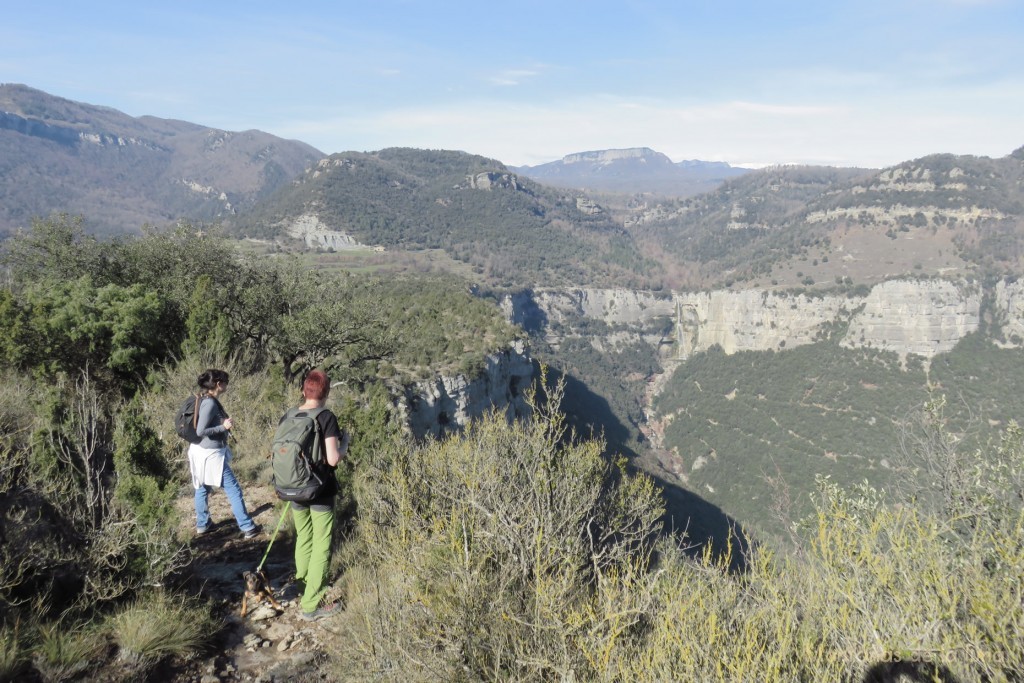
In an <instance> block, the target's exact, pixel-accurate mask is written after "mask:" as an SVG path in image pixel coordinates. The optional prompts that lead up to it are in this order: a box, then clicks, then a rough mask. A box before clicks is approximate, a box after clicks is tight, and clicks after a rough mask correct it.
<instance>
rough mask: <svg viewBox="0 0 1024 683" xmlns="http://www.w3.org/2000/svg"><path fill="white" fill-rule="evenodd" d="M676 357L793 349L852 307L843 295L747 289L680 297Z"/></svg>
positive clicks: (821, 331)
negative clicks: (714, 351) (717, 350)
mask: <svg viewBox="0 0 1024 683" xmlns="http://www.w3.org/2000/svg"><path fill="white" fill-rule="evenodd" d="M675 301H676V304H677V306H678V317H677V319H676V342H677V346H678V348H677V356H678V357H679V358H689V357H690V356H691V355H693V354H694V353H697V352H698V351H706V350H708V349H709V348H711V347H712V346H715V345H718V346H721V347H722V349H724V350H725V352H726V353H736V352H737V351H763V350H773V351H774V350H779V349H783V348H792V347H794V346H800V345H802V344H810V343H812V342H814V341H816V340H818V339H820V338H821V336H822V334H824V329H823V325H824V324H825V323H826V322H828V321H831V320H834V319H836V318H837V317H838V316H839V315H840V312H841V311H844V310H845V309H846V307H848V306H849V302H848V301H847V300H846V299H845V298H842V297H837V296H831V297H808V296H805V295H792V294H790V295H787V294H775V293H773V292H768V291H764V290H757V289H748V290H743V291H739V292H730V291H717V292H701V293H688V294H678V295H676V297H675Z"/></svg>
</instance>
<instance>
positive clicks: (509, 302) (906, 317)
mask: <svg viewBox="0 0 1024 683" xmlns="http://www.w3.org/2000/svg"><path fill="white" fill-rule="evenodd" d="M993 298H994V302H995V303H994V306H995V308H996V313H997V315H1001V316H1002V317H1003V318H1004V319H1005V320H1006V326H1005V328H1006V334H1005V336H1006V337H1007V338H1008V339H1010V338H1011V336H1012V335H1016V337H1015V338H1017V339H1021V340H1024V284H1017V283H1014V284H1003V285H1000V287H999V288H998V289H997V291H996V293H995V296H994V297H993ZM981 299H982V293H981V291H980V289H979V288H978V287H976V286H969V285H966V284H964V283H953V282H948V281H944V280H893V281H889V282H884V283H882V284H879V285H876V286H875V287H874V288H873V289H872V290H871V291H870V292H869V293H868V294H867V295H864V296H856V297H852V296H851V297H848V296H842V295H826V296H810V295H807V294H790V293H784V292H780V293H776V292H772V291H768V290H756V289H751V290H742V291H714V292H697V293H676V294H673V295H671V296H664V295H658V294H654V293H650V292H635V291H630V290H620V289H579V290H565V291H534V292H522V293H519V294H517V295H515V296H511V297H508V298H507V299H506V300H505V302H504V304H503V306H504V308H505V311H506V315H507V316H508V317H509V319H510V320H512V321H513V322H517V323H519V324H522V325H523V326H524V327H526V328H527V329H528V330H530V331H532V332H543V333H545V334H546V335H547V339H548V341H549V342H550V343H552V344H554V345H556V346H557V344H558V342H559V341H560V338H561V337H562V336H564V335H566V334H576V332H573V331H572V330H571V329H568V328H571V327H572V326H573V324H574V321H576V322H578V321H580V320H581V319H594V320H601V321H603V322H604V323H606V324H608V325H609V326H610V327H611V329H610V332H609V333H607V334H604V335H603V337H602V336H601V335H596V336H595V339H593V340H592V343H593V344H595V346H596V347H598V348H600V347H601V346H602V345H605V344H607V343H608V342H609V340H613V338H614V337H615V336H618V337H621V336H622V335H623V334H629V333H630V332H632V334H633V335H634V336H637V337H639V338H642V339H644V340H645V341H647V342H649V343H652V344H653V343H659V344H663V342H664V340H659V335H658V334H657V331H656V330H657V326H651V325H650V323H652V322H654V321H656V320H657V319H658V318H664V317H665V316H669V317H671V319H672V320H673V321H674V328H675V340H674V341H675V344H674V347H673V350H672V354H671V355H672V356H674V357H675V358H676V359H685V358H688V357H689V356H691V355H693V354H694V353H698V352H700V351H706V350H707V349H709V348H711V347H712V346H716V345H717V346H720V347H722V349H723V350H724V351H725V352H726V353H736V352H738V351H766V350H774V351H777V350H781V349H786V348H793V347H796V346H801V345H804V344H811V343H814V342H816V341H820V340H822V339H825V338H832V339H835V340H837V341H839V343H841V344H842V345H844V346H847V347H850V348H860V347H870V348H876V349H882V350H886V351H893V352H896V353H898V354H900V355H903V356H906V355H908V354H916V355H919V356H923V357H925V358H926V359H930V358H932V357H933V356H935V355H936V354H938V353H943V352H946V351H949V350H951V349H952V348H953V347H954V346H955V345H956V343H957V342H958V341H959V340H960V339H962V338H963V337H964V336H965V335H967V334H969V333H971V332H974V331H975V330H977V329H978V325H979V318H980V311H981ZM553 323H554V324H553Z"/></svg>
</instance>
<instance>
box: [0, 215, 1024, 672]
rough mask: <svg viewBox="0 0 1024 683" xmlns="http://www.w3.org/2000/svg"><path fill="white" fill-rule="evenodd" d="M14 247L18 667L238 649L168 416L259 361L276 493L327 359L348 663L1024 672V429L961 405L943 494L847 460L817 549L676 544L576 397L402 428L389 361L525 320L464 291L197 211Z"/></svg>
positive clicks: (13, 641) (827, 505)
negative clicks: (253, 251) (579, 417)
mask: <svg viewBox="0 0 1024 683" xmlns="http://www.w3.org/2000/svg"><path fill="white" fill-rule="evenodd" d="M8 246H9V248H8V249H7V251H6V252H5V260H6V264H7V266H8V268H9V273H10V279H9V280H8V282H7V285H6V287H5V288H4V289H3V290H2V291H0V322H2V325H0V330H2V336H0V356H2V364H3V369H2V373H3V375H2V382H0V386H2V389H0V451H2V452H0V514H2V517H0V540H2V543H0V615H2V616H0V679H2V680H44V681H51V680H52V681H57V680H95V679H97V678H99V679H102V680H145V679H147V678H148V679H161V678H162V679H166V678H169V677H171V676H173V673H174V672H175V671H176V670H178V669H177V668H176V667H180V666H181V665H182V662H184V661H186V660H187V659H188V658H190V657H195V656H199V655H202V654H203V653H208V652H209V651H210V648H212V647H214V646H215V644H216V642H217V641H216V634H217V630H218V628H219V615H218V613H217V612H216V609H215V606H213V605H210V604H206V603H204V602H203V601H202V600H201V598H200V597H199V596H200V595H201V593H199V592H198V591H196V590H195V588H194V587H193V585H192V584H191V583H190V582H189V581H188V575H189V568H190V566H191V564H192V562H193V561H194V558H193V557H192V550H191V547H190V543H189V539H188V538H187V537H182V533H183V530H182V528H181V525H179V524H178V523H177V521H176V519H175V515H174V514H173V512H172V506H173V503H174V501H175V499H177V498H178V497H179V496H181V495H189V494H188V486H187V483H186V481H187V476H186V471H185V464H184V461H183V458H182V457H181V447H180V444H179V442H177V441H176V438H177V437H174V436H173V435H172V434H171V433H170V418H171V415H172V414H173V411H174V408H175V407H176V406H177V404H178V402H179V401H180V399H181V397H182V396H183V395H184V394H185V393H187V392H188V391H190V390H191V389H192V383H193V382H194V378H195V376H196V375H197V374H198V373H199V371H200V370H202V369H203V368H205V367H207V366H210V365H215V366H221V367H224V368H225V369H227V370H228V371H229V372H230V373H231V376H232V382H231V384H232V393H233V397H232V398H233V400H232V411H231V412H232V416H233V417H235V418H236V420H237V424H238V427H239V428H238V430H237V431H238V433H237V445H236V446H233V449H234V450H235V452H236V461H235V465H236V472H237V473H238V474H239V476H240V478H241V479H242V480H243V483H244V484H245V485H246V486H257V485H261V484H262V483H263V482H264V481H265V480H264V477H265V471H264V468H265V467H266V460H265V457H263V452H264V448H265V446H266V444H267V443H268V442H269V439H270V430H271V428H272V425H273V422H274V420H275V419H276V418H277V417H278V416H279V415H280V413H281V412H282V410H283V408H284V407H285V406H286V405H287V404H288V402H289V401H290V399H292V398H294V396H295V394H294V381H295V378H297V377H299V376H301V374H302V373H303V372H304V371H305V369H306V368H308V367H311V366H314V365H318V366H321V367H327V368H328V369H329V370H330V371H331V372H332V373H333V374H334V376H335V377H337V378H339V379H345V380H346V381H347V382H348V384H346V385H345V386H344V387H343V388H342V389H339V390H338V393H337V395H336V396H334V397H333V398H334V399H335V408H336V411H337V412H338V413H339V415H340V416H341V417H342V420H343V421H345V423H346V424H348V425H350V426H351V427H352V429H353V431H354V433H355V439H354V442H353V446H352V457H351V463H352V465H351V467H349V468H343V469H340V470H339V472H341V473H342V476H343V478H344V482H343V484H344V496H343V500H344V501H345V504H344V505H341V506H339V514H344V515H354V523H353V524H352V526H351V529H352V532H351V536H350V537H349V538H348V539H346V541H345V542H344V543H343V544H342V545H341V546H340V548H339V552H338V553H337V554H336V558H335V560H336V562H335V567H334V570H335V577H334V578H335V582H336V584H337V586H338V587H339V588H340V589H341V591H342V593H343V596H344V601H345V605H346V609H345V611H344V612H343V613H342V614H341V615H340V616H338V617H334V618H332V619H331V620H330V621H328V622H326V626H327V627H329V628H330V629H331V630H332V631H335V632H336V633H337V634H338V635H337V636H336V637H333V638H331V639H330V641H329V642H330V645H329V651H328V655H329V656H328V660H327V662H326V663H325V664H324V667H325V670H326V672H327V673H328V675H329V676H330V677H332V678H333V679H336V680H353V681H356V680H358V681H363V680H380V681H410V680H412V681H477V680H501V681H547V680H577V681H624V680H629V681H754V680H756V681H824V680H848V681H860V680H868V679H866V678H865V677H866V676H867V675H868V674H869V673H879V672H892V671H896V670H901V668H902V669H903V670H914V671H917V672H919V673H918V675H919V680H929V678H927V677H935V680H957V681H983V680H984V681H1012V680H1019V679H1020V677H1021V675H1022V674H1024V645H1022V644H1021V640H1020V637H1019V634H1020V632H1021V629H1022V628H1024V607H1022V594H1021V591H1022V590H1024V588H1022V586H1024V512H1022V507H1024V506H1022V505H1021V502H1022V496H1024V481H1022V478H1021V472H1022V471H1024V462H1022V459H1024V444H1022V432H1021V430H1020V429H1019V428H1018V427H1017V426H1016V424H1015V423H1012V422H1006V423H1005V424H1004V425H1003V429H1002V432H1001V439H1000V440H999V441H997V442H993V443H983V442H968V441H965V440H963V439H961V438H959V437H960V434H959V433H957V431H956V430H955V429H954V430H951V429H950V424H949V423H947V422H946V421H945V417H944V415H945V413H944V412H943V411H944V407H943V405H942V402H941V401H936V402H933V403H931V404H929V405H928V406H927V408H928V409H927V410H926V411H925V412H924V413H922V415H921V419H920V421H919V422H918V427H917V428H916V430H915V431H913V432H912V433H913V434H916V435H917V437H918V438H916V439H912V440H908V441H907V442H906V444H907V447H906V449H905V450H906V453H907V454H908V457H907V460H906V462H905V466H906V467H908V468H918V470H919V471H921V472H928V473H929V476H923V477H921V478H920V479H919V480H917V481H919V485H918V486H916V487H909V488H892V489H891V490H882V488H881V487H872V486H870V485H866V484H860V485H847V484H844V485H838V484H837V483H836V482H835V481H833V480H830V479H828V478H825V477H819V478H818V480H817V481H816V482H815V489H814V490H815V491H816V493H815V495H814V497H813V506H812V508H811V511H810V513H809V514H808V515H805V516H802V517H800V518H798V519H796V520H795V521H794V524H793V525H792V527H791V529H790V530H791V531H792V534H793V537H794V538H795V539H796V540H797V542H796V543H795V544H794V545H793V546H792V547H787V548H785V549H782V548H781V547H779V548H777V547H775V546H773V545H772V544H769V543H767V542H760V543H758V542H753V543H750V544H749V545H747V544H745V545H743V546H742V548H743V550H742V553H741V551H740V550H739V548H740V546H735V547H734V548H733V549H732V550H730V549H729V547H728V546H725V547H723V546H721V545H719V546H715V547H711V546H709V547H693V546H691V545H690V543H689V542H688V540H687V538H686V537H685V535H680V534H670V533H667V532H666V530H665V528H664V527H663V519H664V517H663V515H664V503H663V499H662V495H661V492H660V491H659V490H658V488H657V487H656V486H655V485H654V483H653V481H652V480H651V479H650V478H649V477H647V476H646V475H643V474H640V473H637V472H635V471H633V470H632V468H631V467H630V466H629V464H628V463H627V462H626V461H625V460H624V459H622V458H620V457H618V456H616V455H615V454H613V453H609V452H608V449H607V448H606V446H605V444H604V443H603V441H601V440H600V439H597V438H594V437H592V436H587V435H578V434H574V433H573V432H572V431H571V429H569V427H568V426H567V421H566V418H565V417H564V416H563V415H562V413H561V412H560V410H559V402H560V399H561V396H562V393H563V391H564V387H563V386H561V385H560V384H559V383H558V382H549V381H546V380H544V379H543V378H542V379H541V380H540V381H539V382H538V386H537V389H536V392H535V393H534V394H533V395H532V399H531V400H532V403H533V406H534V409H533V413H532V417H531V418H530V419H529V420H525V421H523V422H520V423H515V424H508V423H507V422H506V421H505V420H504V418H503V417H498V416H489V417H486V418H484V419H481V420H479V421H477V422H476V423H475V424H474V425H472V426H471V427H470V428H469V429H468V430H467V431H466V432H465V433H461V434H454V435H451V436H449V437H447V438H445V439H442V440H430V441H427V442H425V443H412V442H411V441H409V440H408V439H407V438H406V437H404V436H403V435H402V433H401V430H400V429H399V428H398V427H397V425H396V424H395V421H394V415H393V406H392V403H391V401H390V397H389V394H388V392H387V387H386V386H385V385H384V384H383V383H381V382H379V381H377V378H378V377H379V375H380V374H381V373H382V372H383V371H384V366H385V364H387V365H390V366H391V367H392V368H393V370H392V372H394V373H395V375H394V377H400V376H402V373H404V372H406V371H409V372H412V371H413V370H412V369H413V368H414V367H415V368H418V367H419V364H420V363H422V362H426V363H429V364H431V365H436V367H449V368H457V367H458V366H459V365H460V364H462V363H463V362H465V359H466V358H467V357H470V358H472V357H473V355H474V354H482V353H485V352H486V351H487V350H488V349H490V348H493V346H494V345H495V344H500V343H502V342H503V341H507V340H508V339H511V338H512V336H513V335H514V332H513V331H512V330H511V329H510V328H507V327H506V326H504V325H503V324H502V323H501V321H500V317H499V316H498V314H497V312H496V311H493V309H489V308H487V307H486V306H484V305H483V303H482V302H476V303H473V301H474V300H473V299H472V297H471V296H470V295H469V293H468V292H465V291H463V290H460V288H459V287H458V286H456V284H455V283H454V282H453V281H450V280H430V281H424V282H425V284H421V285H416V284H409V283H388V282H380V281H375V280H372V279H360V278H342V277H337V278H336V277H335V276H328V275H323V274H317V273H311V272H309V271H302V270H295V269H292V268H291V267H290V266H289V263H288V261H287V260H281V261H274V260H265V261H261V262H255V261H248V260H246V259H243V258H240V257H238V256H237V255H235V254H234V252H232V251H231V250H230V249H229V248H227V247H226V246H225V245H224V244H222V243H221V242H219V241H218V240H216V239H215V238H211V237H209V236H204V235H200V234H198V233H197V232H196V231H194V230H191V229H189V228H187V227H182V228H180V229H179V230H178V231H176V232H171V233H153V234H151V235H147V236H144V237H142V238H139V239H132V240H127V241H124V242H113V243H102V244H101V243H98V242H94V241H92V240H90V239H89V238H87V237H85V236H83V235H82V234H81V232H80V231H79V230H78V229H77V227H76V224H75V222H74V221H71V220H68V219H66V218H57V219H54V220H52V221H48V222H45V223H41V224H38V225H37V226H36V229H35V230H34V231H33V233H32V234H30V235H27V236H24V237H22V238H19V239H18V240H15V241H14V242H13V243H11V244H9V245H8ZM438 292H441V294H438ZM477 306H480V308H477ZM417 307H418V308H417ZM413 311H416V314H415V315H414V314H413ZM463 313H464V314H465V317H463V316H462V314H463ZM428 319H434V320H439V321H442V322H441V323H440V324H442V325H444V326H445V327H446V330H445V332H444V333H443V335H441V336H443V339H444V341H445V342H446V346H445V349H444V350H439V349H436V348H435V349H433V350H431V351H430V352H429V353H430V354H434V355H426V356H420V355H417V354H419V353H420V350H417V349H416V343H417V341H419V342H421V343H425V344H428V345H433V346H439V345H440V343H441V341H440V339H439V337H438V336H437V334H436V333H433V332H430V331H429V330H428V329H427V328H426V327H424V326H423V321H424V320H428ZM325 321H332V323H333V324H332V325H325V324H324V323H325ZM407 324H408V327H407V326H406V325H407ZM460 325H465V330H477V332H476V333H474V334H470V333H469V332H465V331H464V330H463V329H462V328H460V327H459V326H460ZM322 328H327V329H329V330H330V331H331V333H332V334H320V332H321V329H322ZM479 330H488V331H487V332H480V331H479ZM450 340H458V342H459V343H458V344H455V343H448V342H449V341H450ZM474 342H476V343H474ZM402 359H407V360H402ZM395 381H397V380H395ZM243 399H244V400H243ZM186 533H187V530H186ZM755 540H756V539H755ZM893 660H899V662H898V663H894V661H893ZM908 667H909V668H908Z"/></svg>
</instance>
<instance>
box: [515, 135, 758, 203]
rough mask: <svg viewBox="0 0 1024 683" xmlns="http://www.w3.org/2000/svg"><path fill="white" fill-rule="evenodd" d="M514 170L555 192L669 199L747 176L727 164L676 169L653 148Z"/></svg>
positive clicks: (686, 164) (580, 155) (690, 163)
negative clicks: (650, 195) (566, 190)
mask: <svg viewBox="0 0 1024 683" xmlns="http://www.w3.org/2000/svg"><path fill="white" fill-rule="evenodd" d="M513 170H515V171H516V172H517V173H519V174H520V175H524V176H526V177H528V178H532V179H534V180H536V181H538V182H542V183H546V184H548V185H555V186H557V187H566V188H577V189H583V190H589V191H600V192H620V193H654V194H660V195H665V196H669V197H689V196H693V195H696V194H700V193H702V192H707V191H709V190H712V189H714V188H715V187H716V186H718V185H719V184H721V183H722V182H723V181H725V180H727V179H729V178H734V177H736V176H739V175H743V174H744V173H747V172H749V169H745V168H734V167H732V166H730V165H729V164H727V163H724V162H712V161H700V160H686V161H681V162H679V163H678V164H677V163H673V162H672V160H671V159H669V158H668V157H667V156H666V155H664V154H662V153H661V152H656V151H654V150H652V149H650V148H649V147H630V148H626V149H604V150H594V151H589V152H577V153H575V154H567V155H566V156H564V157H562V159H560V160H559V161H552V162H550V163H547V164H540V165H538V166H520V167H514V168H513Z"/></svg>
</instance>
